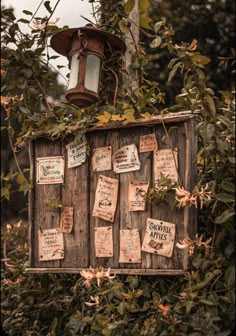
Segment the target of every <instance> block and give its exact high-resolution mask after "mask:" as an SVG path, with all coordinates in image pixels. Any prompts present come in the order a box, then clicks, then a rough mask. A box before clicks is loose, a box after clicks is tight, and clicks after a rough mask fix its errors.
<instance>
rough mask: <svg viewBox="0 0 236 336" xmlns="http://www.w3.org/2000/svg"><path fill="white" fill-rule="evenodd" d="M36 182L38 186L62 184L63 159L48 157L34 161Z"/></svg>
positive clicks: (61, 157) (60, 157)
mask: <svg viewBox="0 0 236 336" xmlns="http://www.w3.org/2000/svg"><path fill="white" fill-rule="evenodd" d="M36 164H37V169H36V182H37V183H38V184H56V183H64V166H65V165H64V164H65V162H64V157H63V156H50V157H41V158H37V159H36Z"/></svg>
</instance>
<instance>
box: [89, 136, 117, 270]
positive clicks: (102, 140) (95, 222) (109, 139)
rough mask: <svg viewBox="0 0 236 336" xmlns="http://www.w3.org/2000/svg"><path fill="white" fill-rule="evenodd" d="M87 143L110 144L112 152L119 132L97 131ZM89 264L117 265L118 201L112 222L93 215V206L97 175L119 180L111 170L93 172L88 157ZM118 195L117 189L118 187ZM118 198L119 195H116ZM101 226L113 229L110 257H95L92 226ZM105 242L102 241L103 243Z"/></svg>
mask: <svg viewBox="0 0 236 336" xmlns="http://www.w3.org/2000/svg"><path fill="white" fill-rule="evenodd" d="M89 144H90V148H91V149H95V148H99V147H104V146H112V154H113V153H114V152H115V151H116V150H117V149H118V148H119V133H118V132H116V131H113V132H109V131H108V132H101V131H100V132H98V133H96V134H94V135H93V136H91V137H90V139H89ZM89 169H90V264H91V265H92V266H98V265H99V266H103V267H108V266H111V267H116V266H118V250H119V245H118V244H117V243H118V239H117V237H118V233H119V202H117V207H116V212H115V219H114V222H113V223H112V222H108V221H105V220H103V219H100V218H97V217H93V216H92V213H93V206H94V201H95V192H96V187H97V182H98V178H99V175H104V176H108V177H111V178H114V179H117V180H119V176H117V175H115V174H114V172H113V171H112V170H110V171H104V172H103V171H100V172H94V171H93V168H92V162H91V158H90V168H89ZM118 195H119V189H118ZM118 198H119V196H118ZM102 226H112V230H113V241H114V245H113V257H112V258H100V257H99V258H98V257H95V246H94V239H95V238H94V228H95V227H102ZM105 243H106V242H104V244H105Z"/></svg>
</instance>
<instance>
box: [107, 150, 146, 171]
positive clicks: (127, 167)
mask: <svg viewBox="0 0 236 336" xmlns="http://www.w3.org/2000/svg"><path fill="white" fill-rule="evenodd" d="M112 160H113V170H114V172H115V173H117V174H118V173H125V172H131V171H135V170H139V169H140V161H139V157H138V150H137V147H136V146H135V144H132V145H128V146H123V147H121V148H120V149H119V150H118V151H117V152H116V153H115V154H114V155H113V156H112Z"/></svg>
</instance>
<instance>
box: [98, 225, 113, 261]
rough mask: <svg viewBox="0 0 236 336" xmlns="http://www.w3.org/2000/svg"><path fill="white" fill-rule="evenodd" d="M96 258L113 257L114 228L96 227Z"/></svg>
mask: <svg viewBox="0 0 236 336" xmlns="http://www.w3.org/2000/svg"><path fill="white" fill-rule="evenodd" d="M94 234H95V256H96V257H101V258H103V257H104V258H106V257H112V256H113V239H112V227H111V226H104V227H95V228H94Z"/></svg>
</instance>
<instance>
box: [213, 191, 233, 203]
mask: <svg viewBox="0 0 236 336" xmlns="http://www.w3.org/2000/svg"><path fill="white" fill-rule="evenodd" d="M215 198H216V199H217V200H218V201H221V202H225V203H234V202H235V197H234V196H233V195H229V194H226V193H219V194H216V195H215Z"/></svg>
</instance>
